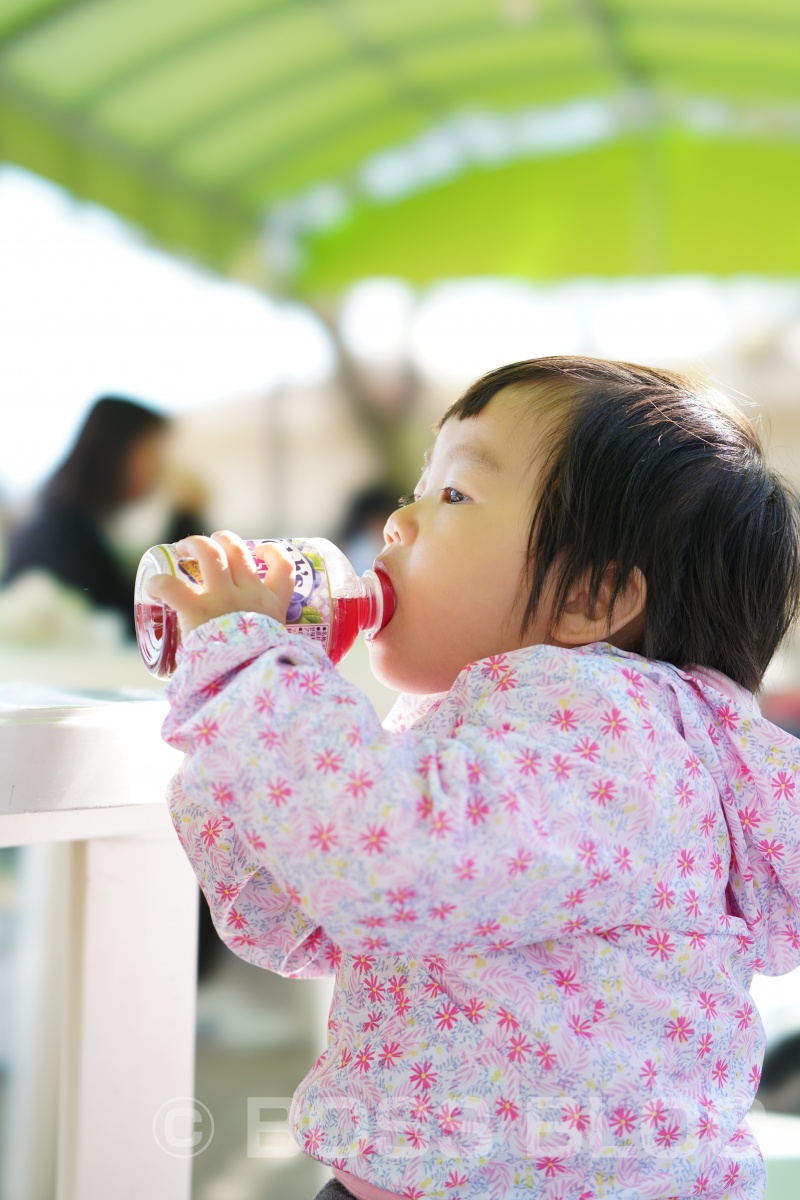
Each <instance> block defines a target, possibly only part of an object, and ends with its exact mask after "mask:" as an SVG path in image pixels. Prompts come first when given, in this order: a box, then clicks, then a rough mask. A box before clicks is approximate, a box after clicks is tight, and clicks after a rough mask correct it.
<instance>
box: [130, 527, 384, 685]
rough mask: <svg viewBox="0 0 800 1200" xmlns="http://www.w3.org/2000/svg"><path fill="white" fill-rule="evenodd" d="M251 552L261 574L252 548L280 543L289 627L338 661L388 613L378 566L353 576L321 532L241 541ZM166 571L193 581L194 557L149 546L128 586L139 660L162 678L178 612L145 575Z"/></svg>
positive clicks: (196, 576) (168, 668)
mask: <svg viewBox="0 0 800 1200" xmlns="http://www.w3.org/2000/svg"><path fill="white" fill-rule="evenodd" d="M245 544H246V545H247V546H248V547H249V549H250V550H251V551H252V552H253V553H254V557H255V560H256V566H257V567H258V573H259V575H260V576H261V578H262V579H263V578H265V576H266V573H267V568H266V566H265V565H264V564H263V563H261V561H260V559H259V558H258V551H257V547H258V546H264V545H268V544H272V545H276V546H280V547H281V548H282V549H283V550H284V551H286V552H288V553H289V555H290V556H291V558H292V560H293V562H294V567H295V590H294V594H293V596H292V599H291V602H290V604H289V610H288V612H287V614H286V628H287V629H288V630H289V632H290V633H297V634H300V635H301V636H305V637H310V638H313V639H314V641H315V642H318V643H319V644H320V645H321V646H323V647H324V649H325V650H326V651H327V654H328V656H329V658H330V659H331V661H332V662H334V663H338V662H341V660H342V659H343V658H344V656H345V654H347V652H348V650H350V649H351V647H352V645H353V643H354V642H355V640H356V637H357V636H358V634H359V633H360V632H364V633H365V634H366V636H367V637H368V638H369V637H374V636H375V634H376V633H378V632H379V631H380V630H381V629H383V627H384V625H386V623H387V622H388V621H389V620H390V618H391V616H392V614H393V613H394V591H393V590H392V585H391V583H390V581H389V578H388V576H387V575H386V573H385V572H384V571H381V570H380V569H379V570H377V571H373V570H368V571H365V572H364V574H363V575H357V574H356V572H355V570H354V568H353V566H352V564H351V563H350V561H349V560H348V559H347V558H346V557H345V555H344V554H343V553H342V551H341V550H340V549H339V548H338V546H334V544H333V542H329V541H328V540H327V539H326V538H255V539H254V540H252V541H247V542H246V543H245ZM160 574H164V575H174V576H178V577H180V578H183V579H187V580H189V581H190V582H191V583H194V584H200V583H202V579H201V576H200V567H199V564H198V562H197V559H195V558H188V557H186V556H185V555H180V554H179V553H178V551H177V549H176V546H174V545H170V546H151V547H150V549H149V550H148V551H146V553H145V554H144V555H143V556H142V561H141V562H140V563H139V570H138V571H137V574H136V584H135V587H134V611H135V617H136V640H137V642H138V643H139V651H140V653H141V655H142V658H143V660H144V664H145V666H146V667H147V669H148V671H150V673H151V674H152V675H156V676H157V677H158V678H159V679H167V678H168V677H169V676H170V675H171V674H172V672H173V671H174V670H175V654H176V651H177V649H178V646H179V644H180V640H181V632H180V627H179V625H178V614H177V613H176V612H175V610H174V609H173V608H170V607H169V606H168V605H166V604H164V603H162V601H160V600H155V599H154V598H153V597H152V596H150V595H149V594H148V591H147V583H148V580H150V579H151V578H152V577H153V575H160Z"/></svg>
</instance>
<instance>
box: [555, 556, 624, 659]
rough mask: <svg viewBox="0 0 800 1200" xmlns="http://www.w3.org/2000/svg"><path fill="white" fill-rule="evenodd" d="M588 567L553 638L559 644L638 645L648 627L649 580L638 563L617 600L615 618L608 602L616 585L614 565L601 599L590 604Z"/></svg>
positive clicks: (605, 583)
mask: <svg viewBox="0 0 800 1200" xmlns="http://www.w3.org/2000/svg"><path fill="white" fill-rule="evenodd" d="M590 575H591V571H586V573H585V574H584V576H583V577H582V578H581V579H580V580H579V581H578V583H577V584H576V585H575V587H574V588H573V589H572V591H571V592H570V594H569V596H568V598H567V603H566V606H565V608H564V612H563V613H562V614H561V616H560V618H559V619H558V621H557V622H556V625H555V626H554V628H552V629H551V642H552V644H553V645H556V646H588V645H589V643H590V642H611V643H612V644H613V645H615V646H618V647H619V648H620V649H621V650H625V649H628V648H629V647H630V646H632V645H635V644H636V643H637V642H638V640H639V638H640V636H641V634H642V632H643V630H644V613H645V606H646V603H647V582H646V580H645V577H644V575H643V574H642V572H641V571H640V570H639V568H638V567H634V568H633V570H632V571H631V573H630V575H629V576H628V581H627V583H626V584H625V587H624V588H623V589H622V591H621V592H620V593H619V595H618V596H617V598H616V600H615V601H614V611H613V613H612V615H611V620H610V621H609V619H608V602H609V600H610V598H611V589H612V587H613V583H614V578H613V568H611V567H609V568H608V570H607V571H606V573H605V575H604V576H603V580H602V583H601V584H600V589H599V591H598V593H597V599H596V600H595V603H594V605H593V606H590V604H589V578H590Z"/></svg>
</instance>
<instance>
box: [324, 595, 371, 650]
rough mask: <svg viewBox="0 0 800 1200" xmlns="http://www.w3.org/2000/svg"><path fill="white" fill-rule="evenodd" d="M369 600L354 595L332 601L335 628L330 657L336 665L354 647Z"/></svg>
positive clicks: (332, 631)
mask: <svg viewBox="0 0 800 1200" xmlns="http://www.w3.org/2000/svg"><path fill="white" fill-rule="evenodd" d="M367 605H368V601H367V600H364V599H359V598H358V597H354V596H344V597H340V598H339V599H334V600H332V601H331V606H332V609H331V611H332V617H333V629H332V630H331V643H330V646H329V647H328V657H329V658H330V660H331V662H332V663H333V664H334V665H335V664H336V663H339V662H341V661H342V659H343V658H344V656H345V654H347V652H348V650H351V649H352V646H353V642H354V641H355V640H356V638H357V637H358V634H359V631H360V630H361V628H362V622H361V616H362V613H363V614H365V612H366V608H367Z"/></svg>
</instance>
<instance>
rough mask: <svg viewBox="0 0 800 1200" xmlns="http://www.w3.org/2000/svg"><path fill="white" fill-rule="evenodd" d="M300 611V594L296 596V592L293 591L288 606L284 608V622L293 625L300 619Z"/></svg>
mask: <svg viewBox="0 0 800 1200" xmlns="http://www.w3.org/2000/svg"><path fill="white" fill-rule="evenodd" d="M302 612H303V598H302V596H298V594H297V592H295V594H294V595H293V596H292V598H291V600H290V602H289V607H288V609H287V610H286V624H287V625H295V624H296V623H297V622H298V621H299V620H300V617H301V615H302Z"/></svg>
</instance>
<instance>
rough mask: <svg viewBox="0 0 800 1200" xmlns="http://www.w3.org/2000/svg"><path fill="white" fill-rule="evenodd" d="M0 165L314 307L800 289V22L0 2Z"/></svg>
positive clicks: (414, 5)
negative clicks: (620, 283)
mask: <svg viewBox="0 0 800 1200" xmlns="http://www.w3.org/2000/svg"><path fill="white" fill-rule="evenodd" d="M437 155H438V158H437ZM387 156H388V157H387ZM426 156H427V157H426ZM0 160H4V161H7V162H13V163H16V164H19V165H21V166H23V167H26V168H28V169H30V170H32V171H35V172H37V173H39V174H41V175H43V176H46V177H47V178H50V179H52V180H55V181H56V182H58V183H60V184H62V185H64V186H65V187H67V188H68V189H69V190H70V192H72V193H73V194H75V195H76V196H81V197H86V198H88V199H90V200H93V201H96V202H99V203H101V204H104V205H106V206H108V207H109V208H111V209H112V210H114V211H116V212H118V213H119V214H120V215H122V216H124V217H127V218H128V219H130V220H131V221H132V222H134V223H135V224H136V225H138V226H140V227H141V228H143V229H144V230H146V231H147V232H148V233H149V234H150V235H151V236H152V237H153V238H154V239H155V240H156V241H157V242H158V243H160V244H161V245H164V246H167V247H170V248H173V249H176V250H179V251H184V252H188V253H190V254H192V255H194V256H196V257H199V258H201V259H202V260H204V261H206V262H208V263H210V264H212V265H214V266H215V267H217V268H219V269H222V270H224V271H231V270H237V269H243V268H242V264H243V263H244V262H246V261H248V260H252V259H253V256H254V255H255V254H261V253H262V251H263V252H264V253H265V255H266V265H267V270H268V271H271V273H272V277H273V279H275V280H279V281H283V282H284V283H285V285H286V286H288V287H290V288H294V290H300V291H306V292H312V293H319V292H321V291H328V290H332V291H335V290H337V289H338V288H340V287H341V286H342V285H343V284H346V283H347V282H349V281H350V280H352V279H354V278H357V277H359V276H362V275H364V274H380V273H391V274H401V275H405V276H407V277H409V278H411V279H413V280H415V281H418V282H425V281H426V280H429V279H432V278H439V277H442V276H453V275H464V274H498V273H506V274H513V275H520V276H524V277H528V278H532V279H553V278H558V277H564V276H571V275H601V276H609V275H627V274H652V273H659V272H694V271H710V272H714V273H718V274H729V273H733V272H740V271H752V272H757V273H766V274H770V275H787V274H796V273H797V272H798V271H800V234H799V233H798V230H797V216H796V212H797V201H796V197H797V195H798V184H800V5H798V3H797V0H435V2H432V0H167V2H166V3H165V0H0ZM403 171H406V175H405V176H404V175H403ZM393 172H394V175H393V174H392V173H393ZM387 180H388V182H387ZM265 230H266V234H267V236H266V237H265Z"/></svg>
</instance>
